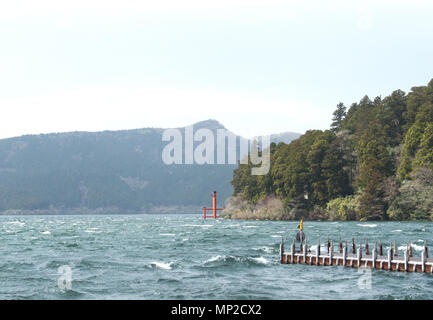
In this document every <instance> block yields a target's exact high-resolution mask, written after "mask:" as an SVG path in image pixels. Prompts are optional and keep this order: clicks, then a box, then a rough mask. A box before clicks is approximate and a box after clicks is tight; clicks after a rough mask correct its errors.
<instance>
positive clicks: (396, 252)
mask: <svg viewBox="0 0 433 320" xmlns="http://www.w3.org/2000/svg"><path fill="white" fill-rule="evenodd" d="M394 256H396V257H397V256H398V249H397V242H396V241H395V240H394Z"/></svg>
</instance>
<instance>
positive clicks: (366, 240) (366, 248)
mask: <svg viewBox="0 0 433 320" xmlns="http://www.w3.org/2000/svg"><path fill="white" fill-rule="evenodd" d="M365 254H366V255H368V254H370V253H369V252H368V239H365Z"/></svg>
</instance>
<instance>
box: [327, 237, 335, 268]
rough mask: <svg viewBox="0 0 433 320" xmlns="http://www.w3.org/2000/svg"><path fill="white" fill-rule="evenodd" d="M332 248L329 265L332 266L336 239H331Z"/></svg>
mask: <svg viewBox="0 0 433 320" xmlns="http://www.w3.org/2000/svg"><path fill="white" fill-rule="evenodd" d="M329 249H330V250H328V252H329V254H328V255H329V265H330V266H332V257H333V255H334V240H331V246H330V248H329Z"/></svg>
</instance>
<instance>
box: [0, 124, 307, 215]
mask: <svg viewBox="0 0 433 320" xmlns="http://www.w3.org/2000/svg"><path fill="white" fill-rule="evenodd" d="M193 126H194V131H196V130H198V129H201V128H207V129H210V130H212V132H213V133H214V134H215V136H216V131H217V129H224V127H223V126H222V125H221V124H220V123H218V122H217V121H215V120H208V121H202V122H199V123H196V124H194V125H193ZM179 129H180V130H181V132H182V137H183V138H185V135H184V128H179ZM163 131H164V129H160V128H145V129H136V130H124V131H104V132H70V133H53V134H40V135H26V136H21V137H16V138H10V139H3V140H0V212H3V213H97V212H101V213H106V212H112V213H126V212H158V211H161V212H165V211H172V212H188V211H191V210H195V209H196V208H197V207H202V206H203V205H208V204H209V202H210V197H209V194H210V192H211V191H213V190H217V191H218V193H219V199H220V201H221V205H222V202H223V200H224V199H225V198H227V197H229V196H230V195H231V193H232V188H231V185H230V180H231V179H232V174H233V170H234V169H235V167H236V165H230V164H224V165H218V164H214V165H210V164H209V165H208V164H205V165H198V164H191V165H188V164H172V165H166V164H165V163H164V162H163V161H162V150H163V148H164V147H165V146H166V145H167V144H168V143H169V142H166V141H162V133H163ZM297 136H299V135H296V134H295V135H294V137H297ZM239 139H243V138H241V137H239V136H238V137H237V142H238V143H237V145H238V146H239ZM287 142H288V141H287ZM199 143H200V142H195V143H194V145H195V146H196V145H197V144H199ZM237 151H238V156H237V158H239V150H237Z"/></svg>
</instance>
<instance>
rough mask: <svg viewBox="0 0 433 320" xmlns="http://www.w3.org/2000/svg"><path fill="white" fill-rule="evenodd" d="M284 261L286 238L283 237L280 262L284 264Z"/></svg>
mask: <svg viewBox="0 0 433 320" xmlns="http://www.w3.org/2000/svg"><path fill="white" fill-rule="evenodd" d="M283 261H284V238H283V237H281V244H280V262H281V263H283Z"/></svg>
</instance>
